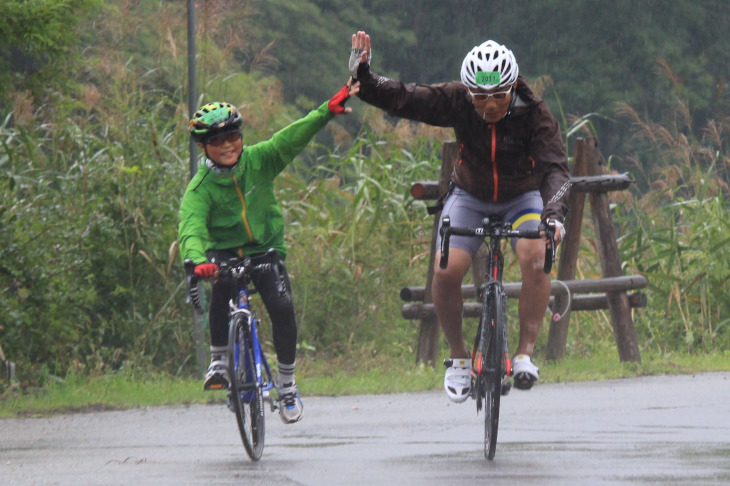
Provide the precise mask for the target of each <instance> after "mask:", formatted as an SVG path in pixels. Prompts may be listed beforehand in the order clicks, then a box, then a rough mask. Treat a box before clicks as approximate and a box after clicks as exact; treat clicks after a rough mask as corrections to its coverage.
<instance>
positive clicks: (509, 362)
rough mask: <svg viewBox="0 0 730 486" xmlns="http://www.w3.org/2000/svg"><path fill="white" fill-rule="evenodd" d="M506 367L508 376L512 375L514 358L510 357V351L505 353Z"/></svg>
mask: <svg viewBox="0 0 730 486" xmlns="http://www.w3.org/2000/svg"><path fill="white" fill-rule="evenodd" d="M504 369H505V373H506V374H507V376H510V375H512V360H511V359H510V358H509V353H504Z"/></svg>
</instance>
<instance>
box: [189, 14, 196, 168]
mask: <svg viewBox="0 0 730 486" xmlns="http://www.w3.org/2000/svg"><path fill="white" fill-rule="evenodd" d="M195 54H196V52H195V0H188V114H189V117H188V118H190V117H192V116H193V113H195V110H196V109H197V108H198V106H197V103H198V86H197V76H196V63H195ZM197 170H198V146H197V145H195V142H194V141H193V139H192V138H191V139H190V178H191V179H192V178H193V176H194V175H195V172H197Z"/></svg>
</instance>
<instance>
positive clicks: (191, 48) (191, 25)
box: [187, 0, 207, 376]
mask: <svg viewBox="0 0 730 486" xmlns="http://www.w3.org/2000/svg"><path fill="white" fill-rule="evenodd" d="M187 5H188V115H189V116H188V119H189V118H191V117H192V116H193V113H195V110H196V109H197V108H198V107H197V103H198V87H197V76H196V63H195V54H196V49H195V0H188V4H187ZM197 171H198V146H197V145H196V144H195V142H194V141H193V139H192V138H190V178H191V179H192V178H193V176H194V175H195V173H196V172H197ZM203 319H204V317H203V316H200V315H198V313H197V312H195V311H193V341H194V343H195V362H196V365H197V367H196V368H197V371H198V373H199V374H200V375H201V376H202V375H203V374H204V373H205V370H206V363H205V362H206V357H207V353H206V349H205V344H206V340H205V323H204V321H203Z"/></svg>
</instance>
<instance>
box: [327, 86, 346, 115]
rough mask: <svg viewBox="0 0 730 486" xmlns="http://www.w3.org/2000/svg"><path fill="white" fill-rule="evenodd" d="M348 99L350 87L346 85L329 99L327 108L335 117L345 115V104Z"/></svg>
mask: <svg viewBox="0 0 730 486" xmlns="http://www.w3.org/2000/svg"><path fill="white" fill-rule="evenodd" d="M349 98H350V87H349V86H347V85H344V86H343V87H342V89H340V90H339V91H338V92H337V94H336V95H334V96H333V97H332V99H330V101H329V103H327V108H329V110H330V113H334V114H335V115H341V114H343V113H345V102H346V101H347V100H348V99H349Z"/></svg>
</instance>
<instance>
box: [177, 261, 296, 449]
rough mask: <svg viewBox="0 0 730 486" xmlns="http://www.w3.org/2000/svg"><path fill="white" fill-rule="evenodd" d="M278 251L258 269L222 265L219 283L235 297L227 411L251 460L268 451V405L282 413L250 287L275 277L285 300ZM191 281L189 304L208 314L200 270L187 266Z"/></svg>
mask: <svg viewBox="0 0 730 486" xmlns="http://www.w3.org/2000/svg"><path fill="white" fill-rule="evenodd" d="M272 252H273V253H275V250H269V252H268V253H267V254H266V256H267V260H266V263H258V264H257V263H254V262H255V257H253V258H243V259H241V258H232V259H230V260H227V261H225V262H222V263H221V264H220V269H219V271H218V274H217V277H216V278H219V279H231V281H232V282H233V284H234V285H233V292H232V295H231V300H230V302H229V307H230V311H229V324H228V350H227V361H228V376H229V379H230V387H229V389H228V407H229V408H230V409H231V410H232V411H233V412H234V413H235V414H236V421H237V422H238V430H239V432H240V434H241V440H242V441H243V446H244V448H245V449H246V453H247V454H248V455H249V457H250V458H251V459H252V460H254V461H258V460H259V459H261V455H262V454H263V451H264V436H265V433H266V423H265V414H264V402H265V401H268V402H269V406H270V408H271V412H272V413H273V412H274V411H276V410H277V408H278V404H277V402H276V401H275V400H274V399H273V398H272V397H271V395H270V393H269V392H270V390H271V389H272V388H274V380H273V379H272V374H271V368H270V367H269V363H268V361H267V359H266V355H265V354H264V350H263V349H262V347H261V343H260V341H259V335H258V328H259V322H260V321H259V319H258V317H257V315H256V313H255V312H254V311H253V309H252V307H251V303H250V297H251V295H252V294H254V293H255V292H256V289H255V288H253V287H252V286H251V276H252V275H255V274H257V273H259V272H274V275H275V277H276V278H275V280H276V283H277V290H278V291H279V293H281V294H284V293H285V292H286V288H285V286H284V284H283V280H282V278H281V273H280V269H279V265H278V263H271V262H272V261H273V262H277V261H278V260H277V259H276V258H271V257H272V256H274V255H273V253H272ZM185 269H186V274H187V279H188V302H189V303H192V304H193V307H194V308H195V310H196V311H197V312H199V313H202V312H203V305H202V289H201V288H200V287H199V286H198V279H197V277H196V276H195V273H194V269H195V264H194V263H193V262H192V261H191V260H186V261H185Z"/></svg>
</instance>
